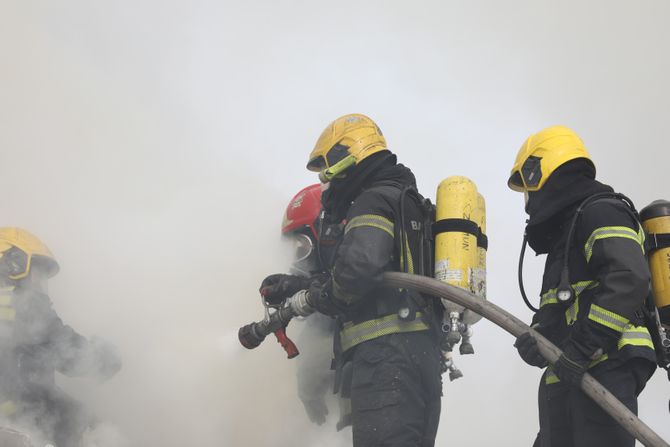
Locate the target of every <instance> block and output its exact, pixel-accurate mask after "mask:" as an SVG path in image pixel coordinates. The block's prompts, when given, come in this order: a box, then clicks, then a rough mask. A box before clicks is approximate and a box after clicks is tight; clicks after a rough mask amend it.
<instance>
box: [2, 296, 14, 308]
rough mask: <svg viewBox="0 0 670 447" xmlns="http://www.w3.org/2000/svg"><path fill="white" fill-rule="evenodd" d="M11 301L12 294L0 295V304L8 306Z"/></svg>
mask: <svg viewBox="0 0 670 447" xmlns="http://www.w3.org/2000/svg"><path fill="white" fill-rule="evenodd" d="M13 301H14V299H13V295H0V306H4V307H9V306H11V305H12V303H13Z"/></svg>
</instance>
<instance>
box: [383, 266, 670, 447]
mask: <svg viewBox="0 0 670 447" xmlns="http://www.w3.org/2000/svg"><path fill="white" fill-rule="evenodd" d="M384 281H385V282H386V283H387V284H388V285H390V286H392V287H405V288H408V289H414V290H417V291H419V292H421V293H425V294H427V295H431V296H436V297H440V298H444V299H446V300H448V301H451V302H453V303H456V304H459V305H461V306H464V307H466V308H468V309H470V310H471V311H473V312H475V313H477V314H479V315H481V316H482V317H484V318H486V319H487V320H490V321H491V322H493V323H495V324H496V325H498V326H500V327H501V328H503V329H504V330H506V331H507V332H509V333H510V334H512V335H513V336H514V337H518V336H519V335H521V334H523V333H525V332H532V334H533V336H534V337H535V339H536V340H537V345H538V348H539V350H540V353H541V354H542V356H543V357H544V358H545V359H546V360H547V361H548V362H549V363H552V364H553V363H555V362H556V361H557V360H558V358H559V357H560V355H561V350H560V349H558V348H557V347H556V346H554V344H552V343H551V342H550V341H549V340H547V339H546V338H544V337H543V336H542V335H540V334H539V333H537V332H535V331H533V330H532V329H531V328H530V327H528V325H526V324H525V323H524V322H522V321H521V320H519V319H518V318H516V317H515V316H514V315H512V314H510V313H509V312H507V311H506V310H504V309H502V308H500V307H498V306H496V305H495V304H493V303H491V302H489V301H486V300H483V299H481V298H479V297H476V296H475V295H473V294H471V293H469V292H466V291H465V290H463V289H459V288H458V287H454V286H451V285H449V284H446V283H444V282H442V281H438V280H436V279H433V278H428V277H425V276H419V275H410V274H408V273H399V272H387V273H384ZM581 388H582V391H583V392H584V393H585V394H586V395H587V396H589V397H590V398H591V399H593V401H594V402H596V403H597V404H598V405H599V406H600V407H602V409H603V410H605V411H606V412H607V413H608V414H609V415H610V416H612V417H613V418H614V419H615V420H616V421H617V422H618V423H619V424H620V425H621V426H622V427H623V428H624V429H626V430H627V431H628V432H629V433H630V434H631V435H633V436H634V437H635V438H636V439H637V440H639V441H640V442H641V443H642V444H644V445H645V446H647V447H670V444H668V443H667V442H665V441H664V440H663V439H662V438H661V437H660V436H659V435H658V434H656V433H655V432H654V431H653V430H652V429H651V428H649V427H648V426H647V425H646V424H645V423H644V422H642V421H641V420H640V419H638V417H637V416H635V414H633V413H632V412H631V411H630V410H629V409H628V408H627V407H626V406H625V405H624V404H622V403H621V402H620V401H619V400H618V399H617V398H616V397H614V396H613V395H612V394H611V393H610V392H609V391H607V390H606V389H605V388H604V387H603V386H602V385H601V384H600V383H599V382H598V381H597V380H596V379H594V378H593V377H592V376H591V375H590V374H584V378H583V380H582V384H581Z"/></svg>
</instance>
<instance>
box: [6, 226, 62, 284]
mask: <svg viewBox="0 0 670 447" xmlns="http://www.w3.org/2000/svg"><path fill="white" fill-rule="evenodd" d="M10 257H11V268H10V270H9V274H8V276H9V277H10V278H11V279H22V278H25V277H26V276H28V274H29V273H30V267H31V266H32V264H33V262H35V261H38V262H42V264H43V265H44V266H45V267H46V270H47V275H48V276H49V277H52V276H54V275H55V274H56V273H58V270H59V266H58V262H57V261H56V258H55V257H54V255H53V254H52V253H51V250H49V248H48V247H47V246H46V245H45V244H44V243H43V242H42V241H40V240H39V239H38V238H37V237H36V236H35V235H33V234H32V233H30V232H29V231H26V230H24V229H22V228H16V227H3V228H0V260H4V261H5V262H7V261H10V259H9V258H10ZM3 258H4V259H3Z"/></svg>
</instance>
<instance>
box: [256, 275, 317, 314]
mask: <svg viewBox="0 0 670 447" xmlns="http://www.w3.org/2000/svg"><path fill="white" fill-rule="evenodd" d="M309 283H310V281H309V278H303V277H301V276H296V275H286V274H282V273H277V274H274V275H270V276H268V277H267V278H265V279H264V280H263V282H262V283H261V287H260V289H259V291H260V293H261V295H263V298H264V299H265V301H266V302H267V303H268V304H270V305H275V306H276V305H279V304H281V303H282V302H283V301H284V300H285V299H286V298H288V297H290V296H292V295H294V294H295V293H296V292H298V291H299V290H302V289H307V288H308V287H309Z"/></svg>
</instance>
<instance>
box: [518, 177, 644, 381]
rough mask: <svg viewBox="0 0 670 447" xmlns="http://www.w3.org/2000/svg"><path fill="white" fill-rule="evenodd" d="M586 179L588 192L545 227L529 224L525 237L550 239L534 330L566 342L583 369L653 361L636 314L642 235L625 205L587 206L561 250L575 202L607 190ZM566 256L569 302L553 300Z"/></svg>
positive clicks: (641, 288)
mask: <svg viewBox="0 0 670 447" xmlns="http://www.w3.org/2000/svg"><path fill="white" fill-rule="evenodd" d="M550 180H551V179H550ZM591 182H592V183H591V186H590V187H589V186H588V184H587V187H586V191H587V193H586V194H581V197H579V200H578V201H577V202H574V203H572V204H571V205H570V206H567V207H566V208H565V209H563V210H561V212H559V213H556V214H554V216H553V217H552V219H550V221H549V223H550V225H546V224H545V225H544V226H543V225H538V226H536V227H535V228H530V227H531V225H529V228H528V232H529V235H530V234H532V233H534V237H535V238H538V237H540V238H542V237H543V238H544V239H545V242H546V240H549V242H548V243H547V247H548V248H547V259H546V263H545V269H544V274H543V279H542V290H541V299H540V310H539V312H537V313H536V314H535V316H534V318H533V326H534V327H535V328H536V329H537V330H538V331H539V332H540V333H542V334H543V335H545V336H546V337H547V338H549V339H550V340H551V341H552V342H553V343H554V344H556V345H557V346H559V347H561V348H562V349H565V347H566V346H567V345H568V344H572V345H573V347H576V348H577V349H578V350H579V351H581V352H582V353H583V354H584V355H585V356H586V357H587V358H591V359H592V360H593V361H592V363H591V365H590V367H593V366H595V365H597V364H600V363H602V362H604V361H608V362H610V363H609V364H610V365H611V366H615V365H618V364H621V363H623V362H625V361H626V360H628V359H630V358H633V357H642V358H646V359H649V360H650V361H652V362H655V360H656V356H655V353H654V346H653V343H652V340H651V337H650V334H649V332H648V330H647V328H646V327H645V326H644V321H643V316H642V313H641V309H642V307H643V305H644V302H645V299H646V298H647V296H648V294H649V290H650V289H649V287H650V272H649V267H648V264H647V260H646V258H645V254H644V232H643V230H642V229H641V227H640V224H639V222H637V220H636V219H635V217H634V215H633V213H632V212H631V210H630V209H629V208H628V206H627V205H626V204H625V203H623V202H622V201H620V200H618V199H610V198H607V199H599V200H597V201H594V202H593V203H591V204H590V205H587V206H586V208H584V210H583V213H582V215H581V216H580V217H579V218H578V219H577V222H576V227H575V231H574V237H573V241H572V243H571V244H570V245H569V247H568V249H567V251H566V244H568V241H567V239H568V232H569V230H570V225H571V223H572V218H573V216H574V214H575V212H576V209H577V207H578V205H579V204H580V203H581V202H582V200H583V199H584V198H586V197H588V196H589V195H591V194H592V193H596V192H605V191H612V190H611V188H609V187H607V186H605V185H602V184H600V183H598V182H596V181H595V180H591ZM577 183H579V182H577ZM567 193H569V191H566V194H567ZM584 195H585V196H584ZM531 221H532V218H531ZM538 228H540V229H541V230H540V231H538ZM538 233H544V234H542V235H540V234H538ZM539 245H540V246H541V245H542V243H540V244H539ZM536 251H538V250H536ZM541 251H542V248H540V252H541ZM566 253H567V256H568V267H569V273H570V278H569V279H570V284H571V286H572V288H573V290H574V294H575V295H576V298H574V301H572V302H569V303H568V304H565V303H561V302H559V301H558V299H557V287H558V284H559V282H560V279H561V271H562V268H563V260H564V256H565V254H566ZM546 381H547V383H555V382H557V381H558V378H557V377H556V376H555V375H554V374H553V373H552V372H551V371H549V372H548V374H547V375H546Z"/></svg>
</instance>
